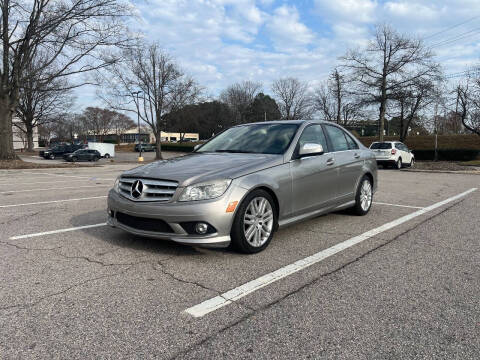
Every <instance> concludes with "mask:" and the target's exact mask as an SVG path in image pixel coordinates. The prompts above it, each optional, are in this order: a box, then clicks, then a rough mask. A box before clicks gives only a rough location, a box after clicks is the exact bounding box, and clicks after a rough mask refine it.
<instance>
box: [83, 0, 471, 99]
mask: <svg viewBox="0 0 480 360" xmlns="http://www.w3.org/2000/svg"><path fill="white" fill-rule="evenodd" d="M133 1H134V2H133V4H134V6H135V7H136V9H137V15H138V18H137V19H136V20H135V21H134V22H133V23H132V27H134V28H136V29H137V30H141V31H143V32H144V33H145V36H146V37H147V39H150V40H155V41H158V42H159V43H160V44H161V45H162V46H163V47H164V48H165V49H166V50H167V51H168V52H170V53H171V54H172V55H173V56H174V57H175V58H176V59H177V61H178V63H179V64H180V65H181V66H182V68H183V69H184V71H185V72H186V73H188V74H189V75H191V76H193V77H194V78H195V79H196V80H197V81H198V82H199V83H200V84H201V85H202V86H204V87H205V88H206V93H207V94H209V95H211V96H216V95H218V93H219V92H220V91H221V90H222V89H223V88H225V87H226V86H228V85H229V84H231V83H233V82H236V81H241V80H244V79H248V80H254V81H258V82H261V83H263V87H264V91H265V92H267V93H269V92H270V84H271V82H272V80H274V79H276V78H278V77H283V76H294V77H298V78H300V79H302V80H305V81H308V82H309V83H310V85H311V87H312V88H314V87H315V86H317V85H318V84H319V83H321V82H322V81H323V80H324V79H325V78H326V77H327V76H328V73H329V72H330V71H331V69H332V68H333V67H334V66H335V65H336V64H337V63H338V60H337V58H338V56H341V55H342V54H343V53H344V52H345V51H346V50H347V49H348V48H349V47H361V46H364V45H365V44H366V43H367V41H368V39H369V38H370V36H371V32H372V29H373V28H374V25H375V24H376V23H381V22H386V23H389V24H391V25H392V26H394V27H395V28H397V29H398V30H399V31H401V32H405V33H408V34H410V35H412V36H418V37H421V38H425V41H426V43H427V44H428V45H431V46H434V47H433V50H434V51H435V53H436V54H437V56H438V57H437V60H438V61H439V62H440V63H441V64H442V65H443V67H444V70H445V72H446V73H456V72H460V71H463V70H464V69H465V68H467V67H469V66H473V65H475V64H476V63H477V62H479V61H480V59H479V58H480V0H430V1H427V0H298V1H286V0H133ZM461 23H463V24H461ZM457 24H461V25H459V26H456V27H454V28H451V27H453V26H455V25H457ZM450 28H451V29H450ZM445 30H446V31H445ZM438 32H441V33H439V34H437V33H438ZM462 36H463V37H462ZM447 40H452V41H451V42H450V43H445V44H442V43H441V42H442V41H447ZM81 93H82V95H81V100H80V99H79V102H78V105H77V106H78V107H82V104H84V103H86V102H90V101H91V102H93V103H94V102H95V101H96V99H95V95H94V91H90V89H83V90H81Z"/></svg>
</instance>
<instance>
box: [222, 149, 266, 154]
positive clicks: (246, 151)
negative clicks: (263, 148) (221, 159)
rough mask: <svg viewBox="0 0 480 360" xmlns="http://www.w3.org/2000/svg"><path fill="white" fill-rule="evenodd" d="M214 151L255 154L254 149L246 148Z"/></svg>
mask: <svg viewBox="0 0 480 360" xmlns="http://www.w3.org/2000/svg"><path fill="white" fill-rule="evenodd" d="M214 152H222V153H239V154H257V153H256V152H255V151H248V150H215V151H214Z"/></svg>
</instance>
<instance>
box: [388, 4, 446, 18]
mask: <svg viewBox="0 0 480 360" xmlns="http://www.w3.org/2000/svg"><path fill="white" fill-rule="evenodd" d="M384 8H385V11H386V12H387V14H388V15H391V16H398V17H404V18H407V19H412V18H415V19H435V18H436V17H437V16H439V15H440V14H439V11H441V9H437V8H436V7H435V4H432V3H431V4H426V5H424V4H421V3H417V2H412V1H396V2H393V1H389V2H386V3H385V5H384Z"/></svg>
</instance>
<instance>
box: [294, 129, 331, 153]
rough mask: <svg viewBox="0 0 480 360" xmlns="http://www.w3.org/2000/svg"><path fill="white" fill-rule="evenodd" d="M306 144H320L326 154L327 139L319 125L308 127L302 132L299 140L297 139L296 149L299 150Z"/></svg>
mask: <svg viewBox="0 0 480 360" xmlns="http://www.w3.org/2000/svg"><path fill="white" fill-rule="evenodd" d="M307 143H314V144H320V145H322V146H323V151H324V152H328V147H327V139H326V138H325V134H324V133H323V130H322V126H321V125H310V126H307V127H306V128H305V129H304V130H303V133H302V135H301V136H300V139H298V148H299V149H300V147H302V146H303V145H305V144H307Z"/></svg>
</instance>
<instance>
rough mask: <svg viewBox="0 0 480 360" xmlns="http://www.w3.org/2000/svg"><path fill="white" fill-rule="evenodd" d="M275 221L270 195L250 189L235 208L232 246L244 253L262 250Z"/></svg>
mask: <svg viewBox="0 0 480 360" xmlns="http://www.w3.org/2000/svg"><path fill="white" fill-rule="evenodd" d="M276 223H277V211H276V208H275V202H274V201H273V198H272V196H271V195H270V194H269V193H268V192H266V191H265V190H261V189H258V190H254V191H252V192H251V193H250V194H248V195H247V196H246V197H245V199H244V200H243V201H242V203H241V204H240V207H239V208H238V209H237V213H236V215H235V219H234V220H233V224H232V230H231V232H230V236H231V240H232V246H233V247H234V248H235V249H237V250H239V251H241V252H243V253H246V254H254V253H257V252H260V251H262V250H264V249H265V248H266V247H267V246H268V244H269V243H270V241H271V240H272V238H273V233H274V231H275V229H276Z"/></svg>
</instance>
